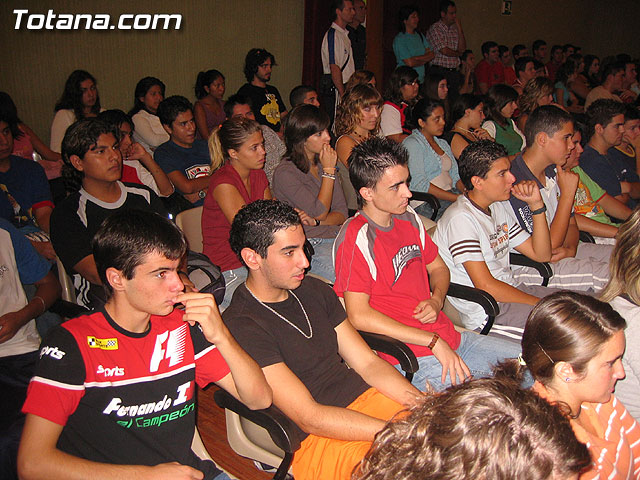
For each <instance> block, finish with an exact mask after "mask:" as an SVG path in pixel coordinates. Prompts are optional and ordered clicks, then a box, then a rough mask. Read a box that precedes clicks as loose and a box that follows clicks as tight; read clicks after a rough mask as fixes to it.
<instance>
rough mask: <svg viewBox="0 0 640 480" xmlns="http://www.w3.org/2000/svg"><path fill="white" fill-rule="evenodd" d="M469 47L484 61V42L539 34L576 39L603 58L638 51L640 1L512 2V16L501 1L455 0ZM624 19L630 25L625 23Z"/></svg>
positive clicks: (551, 40) (561, 40)
mask: <svg viewBox="0 0 640 480" xmlns="http://www.w3.org/2000/svg"><path fill="white" fill-rule="evenodd" d="M456 5H457V6H458V15H459V17H460V19H461V20H462V26H463V28H464V31H465V36H466V39H467V45H468V47H469V48H471V49H472V50H473V51H474V53H475V54H476V60H480V59H481V53H480V45H482V42H484V41H485V40H494V41H495V42H498V43H500V44H504V45H508V46H509V47H511V46H513V45H515V44H516V43H524V44H525V45H526V46H527V47H528V48H531V44H532V43H533V41H534V40H535V39H537V38H542V39H544V40H545V41H546V42H547V44H548V45H549V47H551V45H553V44H555V43H557V44H565V43H574V44H577V45H580V46H581V47H582V53H583V54H587V53H593V54H596V55H599V56H601V57H603V56H606V55H615V54H617V53H620V52H627V53H629V54H631V55H632V56H638V55H639V54H640V51H639V50H640V44H639V42H638V39H637V26H636V25H637V22H638V19H640V2H639V1H638V0H615V1H609V2H603V1H602V0H562V1H560V0H513V2H512V14H511V15H510V16H506V15H502V14H501V10H502V0H457V1H456ZM625 21H626V24H625Z"/></svg>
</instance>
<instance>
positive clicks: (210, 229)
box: [202, 163, 269, 272]
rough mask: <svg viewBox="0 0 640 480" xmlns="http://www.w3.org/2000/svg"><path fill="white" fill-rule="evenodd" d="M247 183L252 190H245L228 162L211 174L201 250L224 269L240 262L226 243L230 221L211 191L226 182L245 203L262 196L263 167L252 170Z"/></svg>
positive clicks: (240, 264) (228, 268) (203, 217)
mask: <svg viewBox="0 0 640 480" xmlns="http://www.w3.org/2000/svg"><path fill="white" fill-rule="evenodd" d="M249 183H250V184H251V191H250V192H247V188H246V187H245V185H244V182H243V181H242V179H241V178H240V175H238V172H237V171H236V169H235V168H233V167H232V166H231V164H230V163H226V164H225V165H223V166H222V167H220V168H219V169H218V170H216V171H215V172H214V173H213V175H211V183H210V184H209V190H208V191H207V196H206V197H205V199H204V209H203V211H202V241H203V244H204V245H203V246H204V250H203V251H204V253H205V255H207V256H208V257H209V259H210V260H211V261H212V262H213V263H215V264H216V265H218V266H219V267H220V269H221V270H222V271H223V272H224V271H226V270H233V269H235V268H240V267H241V266H242V263H241V262H240V260H239V259H238V256H237V255H236V254H235V253H233V251H232V250H231V246H230V245H229V231H230V230H231V224H230V223H229V220H227V217H225V216H224V213H223V212H222V209H221V208H220V205H219V204H218V202H217V201H216V199H215V197H214V196H213V191H214V190H215V188H216V187H217V186H218V185H222V184H228V185H231V186H232V187H235V189H236V190H237V191H238V193H239V194H240V195H241V196H242V200H243V201H244V202H245V203H244V204H245V205H248V204H249V203H251V202H254V201H256V200H262V199H263V198H264V191H265V190H266V189H267V187H268V186H269V184H268V182H267V176H266V175H265V173H264V170H262V169H260V170H251V172H250V173H249Z"/></svg>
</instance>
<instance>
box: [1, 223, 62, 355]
mask: <svg viewBox="0 0 640 480" xmlns="http://www.w3.org/2000/svg"><path fill="white" fill-rule="evenodd" d="M50 268H51V266H50V265H49V263H48V262H47V261H46V260H45V259H44V258H42V257H41V256H40V255H39V254H38V252H36V250H35V249H34V248H33V246H32V245H31V243H30V242H29V241H28V240H27V238H26V237H25V236H24V235H23V234H21V233H20V232H19V231H18V230H17V229H16V227H14V226H13V225H12V224H11V223H9V221H8V220H5V219H4V218H0V298H1V299H2V300H1V301H0V317H1V316H2V315H4V314H6V313H9V312H17V311H18V310H21V309H22V308H24V307H25V306H26V305H27V297H26V295H25V293H24V289H23V288H22V285H23V284H24V285H30V284H33V283H36V282H38V281H40V280H42V279H43V278H44V277H45V275H47V273H48V272H49V270H50ZM39 345H40V336H39V335H38V332H37V330H36V322H35V320H33V319H31V320H29V321H28V322H27V323H26V324H25V325H23V326H22V327H21V328H20V330H18V331H17V332H16V334H15V335H14V336H13V337H12V338H10V339H9V340H7V341H5V342H3V343H0V357H8V356H10V355H21V354H23V353H29V352H33V351H35V350H37V349H38V346H39Z"/></svg>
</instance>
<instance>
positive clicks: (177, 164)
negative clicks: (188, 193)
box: [153, 140, 211, 207]
mask: <svg viewBox="0 0 640 480" xmlns="http://www.w3.org/2000/svg"><path fill="white" fill-rule="evenodd" d="M153 158H154V159H155V161H156V162H157V164H158V165H159V166H160V168H161V169H162V170H163V171H164V173H166V174H167V175H169V174H170V173H171V172H175V171H178V172H180V173H182V174H183V175H184V176H185V177H187V179H188V180H193V179H194V178H200V177H205V176H208V175H209V174H210V173H211V157H209V147H208V146H207V142H206V141H204V140H195V141H194V142H193V145H192V146H191V148H184V147H181V146H180V145H178V144H176V143H174V142H172V141H171V140H169V141H168V142H166V143H163V144H162V145H160V146H159V147H158V148H156V150H155V152H154V154H153ZM176 190H178V188H177V187H176ZM178 191H179V190H178ZM180 193H182V194H184V192H180ZM202 204H203V200H202V199H198V201H197V202H194V203H193V206H194V207H199V206H200V205H202Z"/></svg>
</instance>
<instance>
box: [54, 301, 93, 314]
mask: <svg viewBox="0 0 640 480" xmlns="http://www.w3.org/2000/svg"><path fill="white" fill-rule="evenodd" d="M49 311H50V312H53V313H55V314H58V315H60V316H61V317H63V318H75V317H79V316H80V315H84V314H86V313H89V309H87V308H86V307H84V306H82V305H78V304H77V303H71V302H67V301H66V300H62V299H60V298H59V299H58V300H56V301H55V303H54V304H53V305H51V306H50V307H49Z"/></svg>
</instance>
